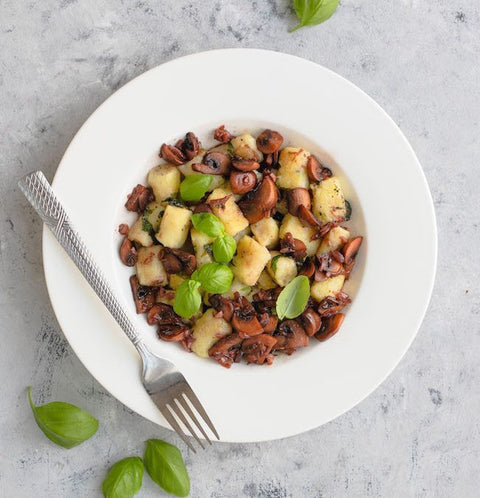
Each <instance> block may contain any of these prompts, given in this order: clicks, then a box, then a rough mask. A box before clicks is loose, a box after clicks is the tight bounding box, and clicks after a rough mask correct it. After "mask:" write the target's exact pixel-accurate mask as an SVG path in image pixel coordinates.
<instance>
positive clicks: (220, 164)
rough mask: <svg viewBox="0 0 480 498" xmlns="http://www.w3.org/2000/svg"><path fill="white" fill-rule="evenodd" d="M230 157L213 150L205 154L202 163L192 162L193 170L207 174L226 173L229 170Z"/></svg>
mask: <svg viewBox="0 0 480 498" xmlns="http://www.w3.org/2000/svg"><path fill="white" fill-rule="evenodd" d="M230 164H231V163H230V157H229V156H227V155H226V154H224V153H223V152H218V151H213V152H209V153H208V154H205V157H204V158H203V162H202V163H200V164H199V163H196V164H192V169H193V171H198V172H199V173H207V174H209V175H226V174H227V173H228V172H229V171H230Z"/></svg>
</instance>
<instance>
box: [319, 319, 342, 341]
mask: <svg viewBox="0 0 480 498" xmlns="http://www.w3.org/2000/svg"><path fill="white" fill-rule="evenodd" d="M344 318H345V315H344V314H343V313H337V314H336V315H332V316H329V317H326V318H324V319H323V320H322V326H321V327H320V330H319V331H318V332H317V333H316V334H315V337H316V338H317V339H318V340H319V341H326V340H327V339H330V337H332V336H333V335H335V334H336V333H337V332H338V331H339V329H340V326H341V325H342V323H343V319H344Z"/></svg>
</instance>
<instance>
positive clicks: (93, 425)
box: [27, 386, 98, 448]
mask: <svg viewBox="0 0 480 498" xmlns="http://www.w3.org/2000/svg"><path fill="white" fill-rule="evenodd" d="M31 389H32V388H31V386H28V387H27V392H28V402H29V403H30V407H31V409H32V412H33V416H34V417H35V422H37V425H38V427H40V429H41V430H42V432H43V433H44V434H45V436H47V437H48V439H50V441H53V442H54V443H55V444H58V445H59V446H63V447H64V448H73V447H74V446H77V445H78V444H80V443H83V442H84V441H86V440H87V439H89V438H91V437H92V436H93V435H94V434H95V433H96V432H97V429H98V420H97V419H96V418H94V417H93V416H92V415H90V413H88V412H86V411H85V410H82V409H81V408H78V407H77V406H74V405H71V404H70V403H64V402H63V401H53V402H52V403H47V404H46V405H42V406H35V405H34V404H33V401H32V396H31V394H30V391H31Z"/></svg>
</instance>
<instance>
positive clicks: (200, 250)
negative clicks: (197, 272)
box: [190, 227, 215, 267]
mask: <svg viewBox="0 0 480 498" xmlns="http://www.w3.org/2000/svg"><path fill="white" fill-rule="evenodd" d="M190 237H191V239H192V244H193V248H194V249H195V257H196V258H197V267H200V266H202V265H205V264H207V263H212V262H213V257H212V255H211V254H210V253H209V252H208V251H207V249H206V246H208V245H209V244H211V243H212V242H213V241H214V240H215V239H214V237H209V236H208V235H206V234H204V233H202V232H199V231H198V230H195V228H193V227H192V229H191V230H190Z"/></svg>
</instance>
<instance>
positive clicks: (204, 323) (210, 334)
mask: <svg viewBox="0 0 480 498" xmlns="http://www.w3.org/2000/svg"><path fill="white" fill-rule="evenodd" d="M214 313H215V311H214V310H213V308H209V309H208V310H207V311H205V313H204V314H203V315H202V316H201V317H200V318H199V319H198V320H197V321H196V322H195V325H194V326H193V333H192V335H193V338H194V339H195V340H194V341H193V344H192V351H193V352H194V353H195V354H196V355H198V356H201V357H202V358H208V350H209V349H210V348H211V347H212V346H213V345H214V344H215V343H216V342H217V341H218V340H219V339H220V338H221V337H224V336H226V335H228V334H231V332H232V326H231V325H230V324H229V323H228V322H227V321H226V320H224V319H223V318H215V317H214V316H213V315H214Z"/></svg>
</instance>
